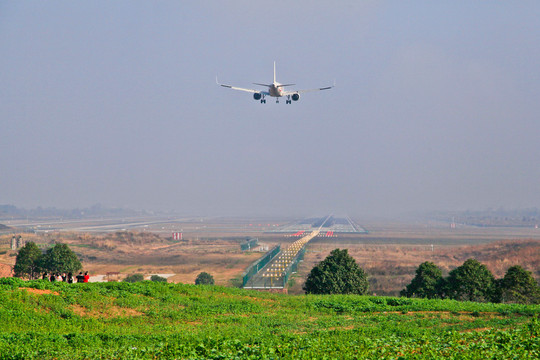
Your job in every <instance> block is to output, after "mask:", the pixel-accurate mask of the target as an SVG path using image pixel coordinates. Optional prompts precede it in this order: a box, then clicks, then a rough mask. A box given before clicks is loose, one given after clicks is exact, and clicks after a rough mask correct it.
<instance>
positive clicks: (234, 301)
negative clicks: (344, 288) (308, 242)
mask: <svg viewBox="0 0 540 360" xmlns="http://www.w3.org/2000/svg"><path fill="white" fill-rule="evenodd" d="M539 313H540V306H538V305H535V306H526V305H514V304H481V303H466V302H457V301H450V300H419V299H407V298H390V297H373V296H312V295H310V296H290V295H283V294H269V293H260V292H253V291H245V290H241V289H231V288H224V287H218V286H215V287H214V286H195V285H183V284H167V283H152V282H148V281H146V282H142V283H135V284H128V283H87V284H65V283H48V282H43V281H40V280H36V281H28V282H25V281H21V280H18V279H12V278H4V279H0V359H100V358H102V359H155V358H157V359H247V358H251V359H281V358H286V359H379V358H381V359H419V358H425V359H434V358H435V359H437V358H440V359H442V358H444V359H487V358H490V359H538V358H540V323H539V319H538V316H539Z"/></svg>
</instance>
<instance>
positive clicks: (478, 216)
mask: <svg viewBox="0 0 540 360" xmlns="http://www.w3.org/2000/svg"><path fill="white" fill-rule="evenodd" d="M434 218H435V219H437V220H442V221H448V222H449V221H451V220H453V221H454V222H455V223H457V224H464V225H472V226H481V227H536V226H539V225H540V210H539V209H538V208H528V209H513V210H506V209H493V210H482V211H455V212H450V211H443V212H438V213H437V214H435V216H434Z"/></svg>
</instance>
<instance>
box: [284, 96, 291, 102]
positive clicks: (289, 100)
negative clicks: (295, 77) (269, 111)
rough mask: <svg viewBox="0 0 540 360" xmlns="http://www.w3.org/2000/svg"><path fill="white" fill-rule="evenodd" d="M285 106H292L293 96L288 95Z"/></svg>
mask: <svg viewBox="0 0 540 360" xmlns="http://www.w3.org/2000/svg"><path fill="white" fill-rule="evenodd" d="M285 104H292V101H291V95H287V100H285Z"/></svg>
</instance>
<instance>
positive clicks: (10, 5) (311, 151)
mask: <svg viewBox="0 0 540 360" xmlns="http://www.w3.org/2000/svg"><path fill="white" fill-rule="evenodd" d="M538 19H540V2H538V1H519V2H510V1H341V2H336V3H335V4H334V3H332V2H329V1H268V2H254V1H159V2H158V1H156V2H150V1H91V2H90V1H87V2H84V1H47V2H44V1H24V2H23V1H1V2H0V67H1V73H0V124H1V128H0V129H1V132H0V134H1V137H0V185H1V186H0V204H13V205H16V206H19V207H27V208H31V207H35V206H44V207H49V206H55V207H59V208H72V207H87V206H91V205H93V204H96V203H101V204H103V205H104V206H108V207H118V206H122V207H129V208H133V209H148V210H176V211H178V212H181V213H185V214H197V215H272V214H276V215H300V216H301V215H314V214H317V215H322V214H325V213H329V212H336V213H341V214H342V213H347V214H349V215H351V216H359V215H360V216H367V215H390V214H396V213H402V212H408V211H428V210H466V209H486V208H493V207H505V208H515V207H533V206H536V207H538V206H540V164H539V160H538V159H539V155H540V116H539V115H540V66H539V64H540V42H539V41H538V39H539V38H540V21H538ZM274 60H275V61H276V62H277V75H278V81H280V82H282V83H295V84H297V87H296V88H312V87H319V86H326V85H330V84H332V83H333V81H334V79H335V80H336V84H337V86H336V88H335V89H333V90H330V91H324V92H314V93H307V94H304V95H302V97H301V99H300V101H298V102H296V103H293V104H292V105H286V104H285V102H284V101H281V102H280V103H279V104H276V103H275V101H274V100H273V99H268V102H267V104H260V103H259V102H257V101H254V100H253V98H252V95H251V94H249V93H244V92H237V91H232V90H229V89H225V88H222V87H219V86H217V85H216V83H215V76H216V75H218V76H219V80H220V81H221V82H225V83H231V84H234V85H237V86H242V87H256V86H255V85H251V83H252V82H262V83H265V82H271V81H272V76H273V74H272V63H273V61H274Z"/></svg>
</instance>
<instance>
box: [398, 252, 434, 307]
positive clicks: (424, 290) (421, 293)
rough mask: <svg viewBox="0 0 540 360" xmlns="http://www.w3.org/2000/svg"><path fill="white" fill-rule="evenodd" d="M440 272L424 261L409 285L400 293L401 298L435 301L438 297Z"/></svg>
mask: <svg viewBox="0 0 540 360" xmlns="http://www.w3.org/2000/svg"><path fill="white" fill-rule="evenodd" d="M442 279H443V277H442V272H441V270H440V269H439V268H438V267H437V266H436V265H435V264H434V263H432V262H430V261H426V262H424V263H422V264H420V266H419V267H418V269H416V276H415V277H414V279H412V281H411V283H410V284H409V285H407V287H406V288H405V289H404V290H402V291H401V296H406V297H419V298H428V299H435V298H438V297H440V294H439V293H440V289H439V287H440V285H441V284H442Z"/></svg>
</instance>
